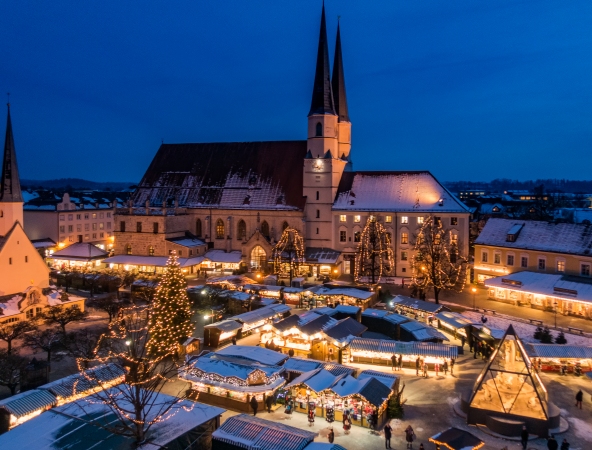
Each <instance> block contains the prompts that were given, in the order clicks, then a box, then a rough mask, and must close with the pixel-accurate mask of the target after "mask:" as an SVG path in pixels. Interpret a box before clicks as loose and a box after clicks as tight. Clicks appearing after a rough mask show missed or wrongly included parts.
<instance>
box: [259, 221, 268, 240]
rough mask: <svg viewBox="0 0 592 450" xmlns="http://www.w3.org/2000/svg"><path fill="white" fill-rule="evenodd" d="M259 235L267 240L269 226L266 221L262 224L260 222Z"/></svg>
mask: <svg viewBox="0 0 592 450" xmlns="http://www.w3.org/2000/svg"><path fill="white" fill-rule="evenodd" d="M261 234H262V235H263V236H264V237H265V238H267V239H269V224H268V223H267V221H266V220H264V221H263V222H261Z"/></svg>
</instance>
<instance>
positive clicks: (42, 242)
mask: <svg viewBox="0 0 592 450" xmlns="http://www.w3.org/2000/svg"><path fill="white" fill-rule="evenodd" d="M31 244H33V247H35V248H47V247H55V245H56V243H55V241H54V240H53V239H50V238H45V239H33V240H32V241H31Z"/></svg>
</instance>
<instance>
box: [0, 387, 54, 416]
mask: <svg viewBox="0 0 592 450" xmlns="http://www.w3.org/2000/svg"><path fill="white" fill-rule="evenodd" d="M56 403H57V399H56V398H55V396H54V395H53V394H51V393H50V392H48V391H44V390H41V389H33V390H31V391H26V392H21V393H20V394H16V395H13V396H12V397H8V398H5V399H4V400H0V409H4V410H6V411H7V412H8V413H9V414H11V415H13V416H15V417H21V416H26V415H27V414H31V413H33V412H35V411H39V410H42V409H45V408H49V407H51V406H55V405H56Z"/></svg>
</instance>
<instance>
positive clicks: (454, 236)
mask: <svg viewBox="0 0 592 450" xmlns="http://www.w3.org/2000/svg"><path fill="white" fill-rule="evenodd" d="M450 243H451V244H452V245H458V234H455V233H452V234H451V235H450Z"/></svg>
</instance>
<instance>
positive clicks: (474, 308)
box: [471, 287, 477, 311]
mask: <svg viewBox="0 0 592 450" xmlns="http://www.w3.org/2000/svg"><path fill="white" fill-rule="evenodd" d="M471 292H472V293H473V311H477V308H476V307H475V295H476V294H477V288H475V287H474V288H471Z"/></svg>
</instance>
